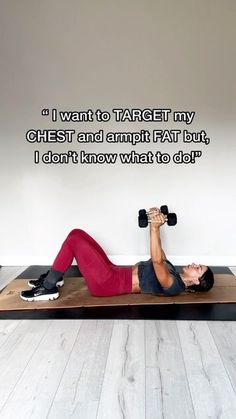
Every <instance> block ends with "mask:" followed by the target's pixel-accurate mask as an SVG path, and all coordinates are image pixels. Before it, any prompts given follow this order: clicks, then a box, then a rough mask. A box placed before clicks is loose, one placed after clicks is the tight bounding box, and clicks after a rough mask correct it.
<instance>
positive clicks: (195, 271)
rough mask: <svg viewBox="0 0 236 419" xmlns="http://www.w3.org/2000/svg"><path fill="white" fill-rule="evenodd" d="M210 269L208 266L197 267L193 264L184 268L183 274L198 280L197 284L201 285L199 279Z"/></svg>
mask: <svg viewBox="0 0 236 419" xmlns="http://www.w3.org/2000/svg"><path fill="white" fill-rule="evenodd" d="M207 269H208V267H207V266H206V265H196V264H195V263H191V265H187V266H185V267H184V268H183V273H184V274H185V275H187V276H188V277H189V278H190V279H194V278H195V279H196V281H198V282H195V283H197V284H199V283H200V281H199V278H201V276H202V275H203V274H204V273H205V272H206V271H207Z"/></svg>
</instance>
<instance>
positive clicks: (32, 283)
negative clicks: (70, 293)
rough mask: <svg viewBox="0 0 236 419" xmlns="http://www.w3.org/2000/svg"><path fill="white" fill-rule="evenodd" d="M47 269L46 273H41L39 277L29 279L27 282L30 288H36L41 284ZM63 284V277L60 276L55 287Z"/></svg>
mask: <svg viewBox="0 0 236 419" xmlns="http://www.w3.org/2000/svg"><path fill="white" fill-rule="evenodd" d="M48 273H49V271H47V273H46V274H42V275H40V277H39V278H38V279H30V280H29V282H28V285H29V287H31V288H36V287H40V286H41V285H43V281H44V279H45V278H46V276H47V275H48ZM63 285H64V279H63V277H61V278H60V279H59V280H58V281H57V283H56V286H57V287H63Z"/></svg>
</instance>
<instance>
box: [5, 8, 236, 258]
mask: <svg viewBox="0 0 236 419" xmlns="http://www.w3.org/2000/svg"><path fill="white" fill-rule="evenodd" d="M235 18H236V2H235V1H233V0H226V1H224V2H222V1H221V0H207V1H206V0H198V1H197V0H196V1H194V0H180V1H178V2H177V1H175V0H172V1H161V0H156V1H152V0H147V1H141V0H129V1H125V0H119V1H118V0H114V1H112V2H111V1H108V0H107V1H105V0H101V1H91V0H82V1H75V0H68V1H62V0H48V1H46V0H41V1H40V2H39V1H36V0H21V1H20V2H19V1H17V0H11V1H1V13H0V32H1V33H0V39H1V51H0V53H1V55H0V56H1V70H0V71H1V74H0V101H1V112H0V141H1V155H0V171H1V179H0V187H1V217H0V264H2V265H4V264H5V265H27V264H51V263H52V261H53V259H54V257H55V256H56V253H57V251H58V250H59V248H60V245H61V243H62V241H63V240H64V238H65V237H66V235H67V234H68V233H69V231H70V230H71V229H73V228H76V227H80V228H83V229H86V230H87V231H88V232H89V233H90V234H92V235H93V236H94V237H95V238H96V239H97V240H98V241H99V242H100V243H101V245H102V246H103V247H104V249H105V250H106V252H107V253H108V254H109V255H111V256H112V258H113V260H114V261H117V262H118V263H133V262H134V261H137V260H139V259H140V258H143V257H148V251H149V246H148V230H147V229H139V228H138V227H137V212H138V209H139V208H148V207H150V206H152V205H162V204H168V205H169V207H170V209H171V210H172V211H175V212H176V213H177V215H178V224H177V226H176V227H173V228H170V227H167V226H165V227H163V231H162V233H163V234H162V237H163V247H164V249H165V250H166V253H167V255H168V256H169V257H170V258H171V260H172V261H173V262H174V263H189V262H192V261H199V262H202V263H209V264H216V265H224V264H228V265H236V251H235V250H236V234H235V231H236V221H235V212H236V211H235V210H236V192H235V190H236V188H235V184H236V169H235V151H236V145H235V111H236V102H235V98H236V91H235V90H236V89H235V86H236V83H235V74H236V65H235V64H236V55H235V39H236V26H235ZM113 107H117V108H118V107H126V108H132V107H133V108H138V107H139V108H142V109H144V108H162V107H167V108H171V109H173V110H194V111H195V112H196V117H195V119H194V122H193V124H192V125H189V126H186V125H185V124H181V126H180V125H179V126H178V127H177V125H176V124H173V123H169V124H166V125H165V126H164V125H161V124H159V125H158V128H159V129H178V128H179V129H189V130H190V131H191V130H192V131H194V130H195V131H198V130H201V129H205V130H206V132H207V133H208V135H209V137H210V139H211V143H210V144H209V145H208V146H205V145H204V144H201V145H200V146H199V145H198V146H196V145H195V146H192V145H190V144H185V145H184V144H182V143H181V144H175V145H174V144H167V143H165V144H161V145H155V144H151V145H149V144H144V145H137V146H136V147H132V146H130V145H127V144H126V145H109V144H106V143H103V144H98V145H96V146H94V145H93V144H87V145H79V144H76V143H75V144H73V147H70V146H69V145H68V144H66V143H65V144H56V145H55V144H53V145H50V146H49V145H48V144H40V145H36V144H29V143H27V141H26V140H25V132H26V131H27V130H28V129H30V128H35V129H46V128H48V129H63V128H64V129H76V130H79V129H80V128H81V129H82V128H83V129H84V130H86V131H96V130H97V129H101V128H103V129H104V130H105V131H111V130H116V131H117V130H118V131H128V130H131V131H139V130H140V129H154V128H155V127H156V124H150V123H122V124H118V123H116V124H115V123H114V121H112V122H110V123H107V124H103V125H102V124H98V123H95V122H93V123H87V124H80V125H79V124H62V123H59V122H58V124H56V125H55V123H53V122H50V121H49V118H47V117H45V116H44V117H43V116H41V110H42V109H43V108H49V109H51V108H57V109H59V110H67V109H68V110H86V109H88V108H91V109H93V110H96V109H98V108H100V109H106V110H108V111H111V109H112V108H113ZM180 127H181V128H180ZM49 149H51V150H53V151H55V152H63V151H68V150H69V149H76V150H77V151H78V152H79V151H80V149H84V150H86V151H87V152H122V151H123V152H125V151H127V152H128V151H131V150H132V149H135V150H136V151H137V152H146V151H147V150H149V149H150V150H153V152H155V151H156V150H157V149H159V150H160V151H162V152H169V153H170V154H173V153H174V152H175V150H176V151H178V150H180V149H182V150H184V151H187V152H188V151H190V150H195V149H201V150H202V153H203V154H202V157H201V158H200V159H198V160H197V162H196V164H195V165H176V164H174V163H171V164H168V165H156V164H153V165H142V166H141V165H127V166H124V165H123V166H122V165H121V164H118V163H117V164H115V165H113V166H112V165H101V166H98V165H80V164H78V165H73V164H70V165H50V166H48V165H44V164H42V163H41V164H40V165H35V164H34V163H33V151H34V150H40V152H46V151H48V150H49Z"/></svg>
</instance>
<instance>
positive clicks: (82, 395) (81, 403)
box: [0, 266, 236, 419]
mask: <svg viewBox="0 0 236 419" xmlns="http://www.w3.org/2000/svg"><path fill="white" fill-rule="evenodd" d="M25 269H26V267H25V266H24V267H3V268H2V269H0V288H3V287H4V286H6V285H7V283H8V282H10V281H11V280H12V279H13V278H14V277H16V276H17V275H19V274H20V272H22V271H23V270H25ZM230 269H231V270H232V271H233V272H234V274H236V268H230ZM235 417H236V323H235V322H223V321H154V320H153V321H151V320H146V321H143V320H114V321H113V320H97V321H96V320H0V419H11V418H12V419H20V418H22V419H23V418H24V419H27V418H29V419H36V418H37V419H44V418H45V419H46V418H49V419H67V418H76V419H95V418H97V419H159V418H160V419H170V418H173V419H194V418H196V419H209V418H211V419H223V418H224V419H226V418H227V419H234V418H235Z"/></svg>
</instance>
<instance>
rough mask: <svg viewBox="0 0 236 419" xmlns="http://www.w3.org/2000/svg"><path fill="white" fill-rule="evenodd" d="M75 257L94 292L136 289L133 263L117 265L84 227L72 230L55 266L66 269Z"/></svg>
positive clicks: (117, 293) (113, 293)
mask: <svg viewBox="0 0 236 419" xmlns="http://www.w3.org/2000/svg"><path fill="white" fill-rule="evenodd" d="M74 257H75V259H76V262H77V265H78V267H79V270H80V272H81V274H82V275H83V277H84V279H85V281H86V284H87V287H88V289H89V292H90V293H91V294H92V295H94V296H98V297H105V296H112V295H119V294H130V293H132V267H131V266H128V267H121V266H117V265H114V264H113V263H112V262H111V261H110V260H109V259H108V257H107V255H106V254H105V252H104V251H103V249H102V248H101V247H100V246H99V244H98V243H97V242H96V241H95V240H94V239H93V238H92V237H91V236H89V235H88V234H87V233H86V232H85V231H83V230H80V229H74V230H72V231H71V232H70V233H69V234H68V236H67V238H66V240H65V241H64V242H63V244H62V246H61V249H60V251H59V253H58V255H57V257H56V259H55V261H54V263H53V265H52V269H55V270H56V271H60V272H63V273H65V272H66V271H67V269H69V267H70V266H71V264H72V262H73V259H74Z"/></svg>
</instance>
